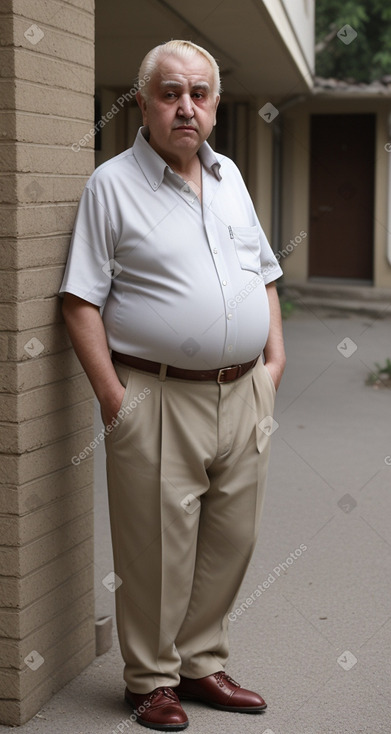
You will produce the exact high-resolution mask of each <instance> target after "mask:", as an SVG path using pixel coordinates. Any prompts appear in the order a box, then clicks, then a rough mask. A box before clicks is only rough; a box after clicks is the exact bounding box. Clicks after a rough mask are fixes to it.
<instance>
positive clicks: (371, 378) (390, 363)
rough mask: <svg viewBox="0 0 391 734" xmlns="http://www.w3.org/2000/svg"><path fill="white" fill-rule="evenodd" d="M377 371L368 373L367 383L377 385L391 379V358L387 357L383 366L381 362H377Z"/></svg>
mask: <svg viewBox="0 0 391 734" xmlns="http://www.w3.org/2000/svg"><path fill="white" fill-rule="evenodd" d="M375 367H376V372H375V371H374V372H371V373H370V374H369V375H368V379H367V384H368V385H375V384H379V383H384V382H388V381H391V359H386V361H385V363H384V365H383V366H382V365H381V364H379V362H375Z"/></svg>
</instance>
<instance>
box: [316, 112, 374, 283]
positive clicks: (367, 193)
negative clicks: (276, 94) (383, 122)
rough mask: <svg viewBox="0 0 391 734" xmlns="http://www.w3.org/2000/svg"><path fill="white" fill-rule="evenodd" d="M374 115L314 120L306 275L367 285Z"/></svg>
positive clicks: (370, 271)
mask: <svg viewBox="0 0 391 734" xmlns="http://www.w3.org/2000/svg"><path fill="white" fill-rule="evenodd" d="M374 156H375V115H313V116H312V120H311V172H310V176H311V178H310V184H311V194H310V246H309V250H310V252H309V275H310V277H311V276H312V277H322V278H347V279H354V280H372V274H373V201H374Z"/></svg>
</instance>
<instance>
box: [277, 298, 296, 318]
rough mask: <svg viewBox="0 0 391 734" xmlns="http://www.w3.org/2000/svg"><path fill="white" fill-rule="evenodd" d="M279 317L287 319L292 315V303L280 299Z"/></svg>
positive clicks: (293, 308) (293, 306)
mask: <svg viewBox="0 0 391 734" xmlns="http://www.w3.org/2000/svg"><path fill="white" fill-rule="evenodd" d="M280 307H281V316H282V318H283V319H288V318H289V316H291V314H293V312H294V310H295V308H296V306H295V304H294V303H293V301H289V300H287V299H285V298H283V297H282V298H280Z"/></svg>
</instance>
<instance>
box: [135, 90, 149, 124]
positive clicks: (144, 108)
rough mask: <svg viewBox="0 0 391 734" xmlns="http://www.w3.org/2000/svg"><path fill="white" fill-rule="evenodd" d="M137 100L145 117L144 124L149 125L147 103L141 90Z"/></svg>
mask: <svg viewBox="0 0 391 734" xmlns="http://www.w3.org/2000/svg"><path fill="white" fill-rule="evenodd" d="M136 100H137V104H138V106H139V107H140V110H141V112H142V115H143V124H144V125H147V124H148V115H147V103H146V100H145V99H144V97H143V96H142V94H141V92H140V90H139V91H138V92H137V94H136Z"/></svg>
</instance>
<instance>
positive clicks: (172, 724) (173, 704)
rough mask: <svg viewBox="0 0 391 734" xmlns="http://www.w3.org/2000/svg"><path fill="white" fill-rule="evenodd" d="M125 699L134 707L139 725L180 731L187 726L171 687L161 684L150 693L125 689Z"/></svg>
mask: <svg viewBox="0 0 391 734" xmlns="http://www.w3.org/2000/svg"><path fill="white" fill-rule="evenodd" d="M125 701H127V702H128V703H129V704H130V705H131V706H132V708H133V709H134V714H135V716H136V719H137V721H138V723H139V724H141V726H146V727H148V729H159V730H160V731H181V730H182V729H186V727H187V726H189V721H188V718H187V716H186V714H185V712H184V710H183V708H182V706H181V704H180V701H179V698H178V696H177V695H176V693H174V691H173V690H172V688H168V687H165V686H161V687H160V688H155V690H154V691H151V693H132V692H131V691H129V689H128V688H126V690H125Z"/></svg>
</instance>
